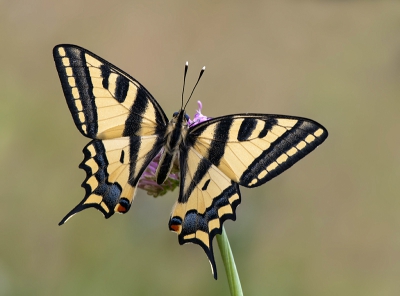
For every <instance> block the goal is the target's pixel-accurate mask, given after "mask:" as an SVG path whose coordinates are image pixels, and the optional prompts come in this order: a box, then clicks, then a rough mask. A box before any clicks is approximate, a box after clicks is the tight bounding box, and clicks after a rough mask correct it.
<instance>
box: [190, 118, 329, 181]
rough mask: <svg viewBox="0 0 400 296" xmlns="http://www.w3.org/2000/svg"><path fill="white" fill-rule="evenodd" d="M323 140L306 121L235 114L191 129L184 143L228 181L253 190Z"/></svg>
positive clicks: (323, 132)
mask: <svg viewBox="0 0 400 296" xmlns="http://www.w3.org/2000/svg"><path fill="white" fill-rule="evenodd" d="M327 136H328V132H327V131H326V129H325V128H324V127H323V126H321V125H320V124H318V123H316V122H315V121H312V120H310V119H305V118H301V117H292V116H284V115H265V114H237V115H231V116H224V117H219V118H215V119H212V120H210V121H207V122H204V123H202V124H200V125H197V126H195V127H193V128H192V129H191V130H190V132H189V137H188V143H189V145H190V146H191V147H193V148H194V149H196V150H197V151H198V152H199V153H200V154H201V155H203V156H204V157H206V158H208V159H209V160H210V161H211V163H212V164H213V165H215V166H217V167H218V168H219V169H220V170H221V171H222V172H223V173H224V174H226V175H227V176H228V177H229V178H230V179H231V180H233V181H235V182H238V183H239V184H240V185H242V186H246V187H256V186H260V185H262V184H264V183H265V182H267V181H269V180H271V179H272V178H273V177H276V176H277V175H279V174H281V173H282V172H284V171H285V170H287V169H288V168H290V167H291V166H292V165H293V164H295V163H296V162H297V161H299V160H300V159H301V158H303V157H304V156H305V155H307V154H308V153H310V152H311V151H312V150H314V149H315V148H316V147H317V146H318V145H319V144H321V143H322V142H323V141H324V140H325V139H326V137H327Z"/></svg>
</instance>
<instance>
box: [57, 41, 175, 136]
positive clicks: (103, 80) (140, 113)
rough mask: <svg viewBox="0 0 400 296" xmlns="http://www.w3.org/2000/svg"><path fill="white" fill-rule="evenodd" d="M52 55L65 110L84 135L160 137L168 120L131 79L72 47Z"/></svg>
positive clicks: (142, 89)
mask: <svg viewBox="0 0 400 296" xmlns="http://www.w3.org/2000/svg"><path fill="white" fill-rule="evenodd" d="M53 56H54V61H55V63H56V68H57V72H58V75H59V77H60V81H61V85H62V88H63V91H64V95H65V98H66V100H67V103H68V107H69V109H70V111H71V114H72V117H73V119H74V122H75V125H76V127H77V128H78V130H79V131H80V132H81V133H82V134H83V135H84V136H86V137H89V138H92V139H111V138H118V137H124V136H130V135H136V136H148V135H154V134H159V135H160V134H162V132H161V131H160V129H161V130H162V131H163V130H164V127H165V126H166V124H167V123H168V118H167V117H166V115H165V113H164V111H163V110H162V109H161V107H160V106H159V105H158V103H157V101H156V100H155V99H154V98H153V97H152V95H151V94H150V93H149V92H148V91H147V90H146V88H145V87H144V86H143V85H141V84H140V83H139V82H138V81H136V80H135V79H134V78H133V77H131V76H129V75H128V74H127V73H125V72H124V71H122V70H120V69H119V68H117V67H116V66H114V65H112V64H110V63H109V62H107V61H106V60H104V59H102V58H100V57H98V56H97V55H95V54H94V53H92V52H90V51H88V50H86V49H84V48H81V47H79V46H76V45H65V44H64V45H57V46H56V47H54V49H53Z"/></svg>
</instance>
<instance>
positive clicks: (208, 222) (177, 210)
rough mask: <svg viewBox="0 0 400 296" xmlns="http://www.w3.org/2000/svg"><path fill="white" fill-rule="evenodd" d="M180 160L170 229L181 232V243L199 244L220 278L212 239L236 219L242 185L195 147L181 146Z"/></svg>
mask: <svg viewBox="0 0 400 296" xmlns="http://www.w3.org/2000/svg"><path fill="white" fill-rule="evenodd" d="M179 159H180V176H181V180H180V182H181V183H180V193H179V199H178V201H177V202H176V204H175V206H174V208H173V210H172V214H171V218H170V222H169V228H170V230H172V231H175V232H176V233H177V234H178V239H179V243H180V244H185V243H189V242H190V243H196V244H198V245H200V246H201V247H202V248H203V250H204V251H205V253H206V254H207V257H208V259H209V261H210V264H211V268H212V271H213V274H214V277H215V278H217V270H216V265H215V260H214V254H213V248H212V240H213V238H214V236H215V235H216V234H220V233H221V231H222V224H223V222H224V221H225V220H226V219H232V220H236V214H235V212H236V207H237V206H238V205H239V204H240V191H239V185H238V184H237V183H235V182H233V181H232V180H230V179H229V178H228V177H227V176H226V175H225V174H224V173H222V172H221V171H220V170H219V169H218V168H217V167H216V166H214V165H213V164H212V163H211V162H210V161H209V160H208V159H207V158H204V157H203V156H202V155H200V153H198V152H197V151H196V150H195V149H193V148H190V149H189V150H186V149H181V151H180V158H179Z"/></svg>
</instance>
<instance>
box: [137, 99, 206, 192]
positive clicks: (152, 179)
mask: <svg viewBox="0 0 400 296" xmlns="http://www.w3.org/2000/svg"><path fill="white" fill-rule="evenodd" d="M197 105H198V107H199V109H198V110H197V111H196V114H195V115H194V117H193V120H190V118H189V121H188V124H189V127H192V126H195V125H197V124H199V123H202V122H204V121H207V120H209V119H211V117H207V116H205V115H203V114H201V109H202V108H203V105H202V103H201V102H200V101H197ZM160 157H161V152H160V153H158V154H157V156H156V157H154V159H153V160H152V161H151V162H150V164H149V166H148V167H147V168H146V170H145V171H144V172H143V175H142V177H141V178H140V180H139V183H138V187H139V188H141V189H144V190H146V191H147V194H148V195H152V196H154V197H158V196H162V195H164V194H166V193H167V192H168V191H173V190H174V189H175V188H176V187H178V185H179V162H178V159H177V158H176V159H175V162H174V165H173V167H172V169H171V172H170V174H169V175H168V178H167V179H166V180H165V182H164V183H163V184H161V185H159V184H157V181H156V170H157V167H158V163H159V161H160Z"/></svg>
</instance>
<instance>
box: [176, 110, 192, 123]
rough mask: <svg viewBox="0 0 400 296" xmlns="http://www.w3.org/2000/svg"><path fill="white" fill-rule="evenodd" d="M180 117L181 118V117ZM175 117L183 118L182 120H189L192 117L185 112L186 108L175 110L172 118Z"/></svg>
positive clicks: (177, 118)
mask: <svg viewBox="0 0 400 296" xmlns="http://www.w3.org/2000/svg"><path fill="white" fill-rule="evenodd" d="M181 113H182V114H181ZM182 115H183V116H182ZM179 117H181V118H180V119H179ZM173 119H175V120H176V121H178V120H181V121H182V122H189V120H190V117H189V115H187V114H186V113H185V110H181V111H176V112H174V114H172V120H173Z"/></svg>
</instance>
